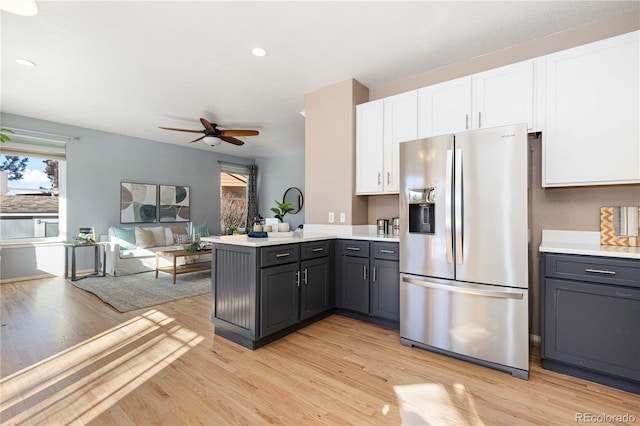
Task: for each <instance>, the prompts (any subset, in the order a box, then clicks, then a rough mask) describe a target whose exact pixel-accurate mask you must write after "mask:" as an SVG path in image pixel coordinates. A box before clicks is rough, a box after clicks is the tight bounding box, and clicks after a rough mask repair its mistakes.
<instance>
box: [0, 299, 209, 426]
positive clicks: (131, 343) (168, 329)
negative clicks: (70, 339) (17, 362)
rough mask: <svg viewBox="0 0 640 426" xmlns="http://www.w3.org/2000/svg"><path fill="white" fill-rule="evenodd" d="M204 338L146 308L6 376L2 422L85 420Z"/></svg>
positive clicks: (1, 385)
mask: <svg viewBox="0 0 640 426" xmlns="http://www.w3.org/2000/svg"><path fill="white" fill-rule="evenodd" d="M203 339H204V337H202V336H200V335H199V334H197V333H195V332H193V331H191V330H188V329H186V328H184V327H182V326H181V325H179V324H177V323H176V322H175V320H174V319H173V318H171V317H169V316H167V315H165V314H164V313H162V312H159V311H156V310H150V311H148V312H145V313H144V314H142V315H139V316H137V317H135V318H132V319H131V320H129V321H127V322H124V323H122V324H120V325H118V326H116V327H113V328H111V329H110V330H107V331H105V332H104V333H102V334H99V335H97V336H95V337H94V338H92V339H89V340H86V341H84V342H82V343H80V344H78V345H76V346H73V347H71V348H69V349H67V350H65V351H63V352H60V353H58V354H56V355H53V356H51V357H49V358H47V359H45V360H43V361H41V362H39V363H37V364H35V365H32V366H30V367H27V368H25V369H23V370H21V371H19V372H17V373H14V374H12V375H10V376H8V377H6V378H4V379H2V381H0V418H1V419H2V420H3V423H2V424H9V423H10V424H16V423H23V422H24V423H28V424H69V423H76V424H86V423H88V422H89V421H91V420H92V419H94V418H95V417H96V416H98V415H99V414H100V413H102V412H104V411H105V410H107V409H108V408H109V407H111V406H112V405H113V404H115V403H116V402H118V400H120V399H121V398H123V397H124V396H126V395H127V394H128V393H129V392H131V391H132V390H134V389H135V388H136V387H138V386H140V385H141V384H142V383H144V382H145V381H146V380H147V379H149V378H150V377H152V376H153V375H154V374H156V373H158V372H159V371H160V370H162V369H163V368H164V367H166V366H168V365H169V364H171V363H172V362H173V361H175V360H176V359H178V358H179V357H180V356H182V355H183V354H185V353H186V352H187V351H189V350H190V349H191V348H192V347H194V346H196V345H197V344H198V343H200V342H201V341H202V340H203Z"/></svg>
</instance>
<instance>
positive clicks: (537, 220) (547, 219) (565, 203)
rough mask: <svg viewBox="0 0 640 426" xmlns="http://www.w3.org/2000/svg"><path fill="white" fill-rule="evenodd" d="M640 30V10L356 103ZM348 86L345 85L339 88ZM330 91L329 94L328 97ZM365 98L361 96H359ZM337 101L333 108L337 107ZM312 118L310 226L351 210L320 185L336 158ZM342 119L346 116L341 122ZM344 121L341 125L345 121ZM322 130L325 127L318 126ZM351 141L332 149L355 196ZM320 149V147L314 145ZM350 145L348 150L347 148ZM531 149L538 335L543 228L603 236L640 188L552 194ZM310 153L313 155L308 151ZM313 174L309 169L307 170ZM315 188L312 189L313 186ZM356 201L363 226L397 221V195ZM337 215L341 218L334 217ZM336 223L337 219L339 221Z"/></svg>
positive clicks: (338, 97) (389, 87)
mask: <svg viewBox="0 0 640 426" xmlns="http://www.w3.org/2000/svg"><path fill="white" fill-rule="evenodd" d="M638 29H640V11H634V12H630V13H626V14H622V15H619V16H617V17H614V18H611V19H606V20H603V21H600V22H596V23H592V24H588V25H584V26H580V27H576V28H573V29H571V30H568V31H564V32H560V33H557V34H554V35H551V36H548V37H545V38H541V39H538V40H535V41H532V42H529V43H525V44H522V45H518V46H515V47H512V48H508V49H503V50H500V51H497V52H493V53H491V54H488V55H484V56H480V57H477V58H473V59H470V60H468V61H464V62H460V63H457V64H453V65H450V66H446V67H442V68H438V69H435V70H431V71H427V72H424V73H420V74H417V75H414V76H411V77H408V78H405V79H403V80H398V81H394V82H392V83H389V84H385V85H381V86H378V87H374V88H370V89H369V97H368V98H366V96H365V97H364V98H362V99H361V100H360V101H356V102H355V103H356V104H357V103H361V102H366V101H368V100H375V99H380V98H384V97H387V96H391V95H395V94H398V93H402V92H406V91H409V90H414V89H418V88H420V87H425V86H428V85H430V84H434V83H439V82H442V81H447V80H451V79H454V78H457V77H462V76H465V75H470V74H474V73H477V72H482V71H485V70H487V69H491V68H496V67H499V66H503V65H507V64H510V63H515V62H518V61H522V60H526V59H531V58H535V57H538V56H543V55H546V54H549V53H552V52H556V51H559V50H563V49H567V48H571V47H575V46H579V45H581V44H585V43H590V42H592V41H596V40H600V39H604V38H608V37H613V36H616V35H619V34H624V33H627V32H631V31H635V30H638ZM340 84H345V83H340ZM325 90H327V91H328V93H326V94H325V93H324V91H325ZM334 90H335V91H337V92H339V90H338V88H334V87H333V86H332V87H330V88H327V89H323V90H321V91H318V92H315V94H316V96H314V97H313V101H314V102H316V101H317V102H319V103H321V102H328V104H327V105H323V106H322V107H321V108H320V106H317V107H318V108H319V109H322V113H323V114H326V116H327V117H333V118H332V120H335V119H336V117H335V115H334V114H336V112H337V111H334V109H339V111H341V113H342V111H344V107H345V105H344V104H347V103H348V101H347V100H346V99H343V94H341V93H333V92H334ZM361 94H362V93H361ZM320 95H332V96H335V99H332V96H320ZM334 102H335V104H334ZM344 114H345V117H346V116H347V115H348V117H350V118H351V119H355V114H354V111H350V112H349V113H347V112H346V111H345V112H344ZM310 117H311V114H310V111H309V107H308V106H307V145H306V149H307V157H306V162H305V164H306V167H307V171H306V174H305V177H306V182H307V194H311V193H312V190H311V189H312V188H314V189H313V190H315V188H317V187H319V188H318V189H319V190H320V191H321V192H322V194H323V195H322V197H319V198H320V199H319V200H317V202H318V204H317V206H318V208H319V210H320V214H319V215H318V216H314V217H313V218H311V217H309V216H310V215H308V218H307V222H308V223H327V219H326V212H328V211H329V210H328V209H327V208H326V207H324V205H323V203H326V204H327V205H329V206H332V207H331V208H333V206H335V205H338V207H340V206H341V205H348V203H349V201H348V196H349V194H346V192H345V191H343V190H337V189H336V191H337V192H339V194H340V197H339V200H335V201H334V200H333V199H332V197H333V196H334V192H333V191H334V190H333V189H327V188H326V187H323V186H322V185H321V181H322V179H323V178H324V177H325V176H326V175H327V174H332V173H331V172H328V169H327V166H326V164H334V163H332V161H334V160H333V158H334V157H333V156H329V155H327V154H326V153H323V152H318V150H319V149H321V147H322V144H323V143H325V139H326V137H327V132H326V129H319V130H318V131H319V132H320V131H321V132H324V133H322V134H323V135H325V136H323V137H321V138H315V139H314V140H313V141H312V140H310V139H309V138H310V137H311V136H314V133H315V131H311V129H310V128H309V124H310V123H309V119H310ZM342 118H344V117H342ZM342 118H340V119H338V121H342ZM316 124H317V125H318V126H320V127H322V125H324V124H322V125H321V123H316ZM353 124H354V123H351V126H349V125H348V124H346V123H343V124H341V128H344V129H345V135H346V133H348V132H350V133H349V134H351V135H354V133H353ZM346 139H348V137H346V136H344V137H343V138H341V139H340V142H339V144H337V142H332V143H331V146H332V147H333V148H334V149H342V150H343V152H344V153H345V156H346V154H348V156H349V158H350V159H349V161H347V160H346V159H344V161H340V163H339V164H340V167H344V168H346V169H347V170H341V171H339V172H338V171H337V169H336V168H333V167H332V169H331V170H336V173H339V175H340V176H342V177H346V174H345V173H346V172H347V171H348V174H349V175H350V176H351V179H352V180H351V185H350V190H351V191H352V192H351V194H353V193H354V191H353V187H354V183H353V173H354V171H355V162H354V158H353V156H354V146H355V136H353V137H352V140H351V141H350V142H347V140H346ZM316 144H320V146H315V145H316ZM349 144H350V145H349ZM530 146H531V149H532V150H531V176H532V177H531V193H530V212H529V213H530V221H531V227H532V229H531V231H532V237H531V248H530V250H531V256H530V269H531V270H530V276H531V278H532V290H531V292H532V294H531V296H532V297H531V304H532V309H531V325H532V328H531V333H533V334H535V335H540V282H539V254H538V251H537V247H538V246H539V245H540V238H541V231H542V229H565V230H582V231H599V209H600V207H601V206H604V205H636V204H638V203H639V201H638V200H640V185H626V186H603V187H579V188H554V189H542V188H541V185H540V182H541V176H540V170H541V143H540V140H537V141H532V142H530ZM310 149H311V150H312V151H310ZM320 158H322V161H326V163H324V164H318V163H317V162H318V161H320V160H319V159H320ZM310 166H311V167H312V169H309V167H310ZM312 181H313V182H314V183H313V186H311V182H312ZM332 183H334V184H335V183H336V180H335V179H334V180H332ZM358 198H363V199H366V198H368V199H369V200H368V209H367V207H366V204H363V203H357V206H358V211H360V209H361V208H363V205H365V207H364V208H365V210H364V215H365V217H364V219H363V220H364V221H366V222H356V221H354V222H353V223H354V224H359V223H368V224H371V225H373V224H375V221H376V219H378V218H391V217H394V216H397V213H398V196H396V195H384V196H382V195H374V196H369V197H354V196H351V202H352V203H354V204H355V202H354V200H357V199H358ZM308 211H313V208H312V207H309V210H308ZM336 214H337V213H336ZM336 220H337V216H336Z"/></svg>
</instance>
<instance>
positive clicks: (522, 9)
mask: <svg viewBox="0 0 640 426" xmlns="http://www.w3.org/2000/svg"><path fill="white" fill-rule="evenodd" d="M638 8H640V2H638V1H568V2H565V1H550V2H542V1H523V2H515V1H510V2H504V1H502V2H487V1H471V2H438V1H417V2H415V1H414V2H400V1H373V2H370V1H354V2H345V1H340V2H338V1H328V2H309V1H274V2H267V1H257V2H247V1H226V2H223V1H193V2H186V1H138V2H125V1H40V0H39V1H38V9H39V12H38V14H37V15H36V16H33V17H23V16H17V15H12V14H9V13H7V12H2V14H1V21H0V25H1V36H2V38H1V47H2V51H1V54H2V74H1V102H2V103H1V106H2V111H3V112H6V113H11V114H17V115H23V116H27V117H34V118H38V119H43V120H49V121H55V122H59V123H65V124H71V125H75V126H80V127H87V128H93V129H98V130H102V131H107V132H113V133H119V134H123V135H129V136H134V137H138V138H144V139H150V140H155V141H160V142H166V143H174V144H180V145H185V146H187V145H188V146H191V147H194V148H200V149H206V150H211V149H213V150H216V151H217V152H221V153H225V154H231V155H238V156H243V157H265V156H274V155H279V154H282V153H286V152H295V151H302V150H303V149H304V118H303V117H302V116H301V115H300V114H299V112H300V111H302V110H303V109H304V95H305V93H309V92H312V91H314V90H317V89H320V88H322V87H325V86H328V85H330V84H333V83H336V82H339V81H342V80H345V79H348V78H355V79H356V80H358V81H360V82H361V83H362V84H364V85H365V86H367V87H375V86H378V85H381V84H385V83H388V82H391V81H394V80H398V79H401V78H404V77H408V76H411V75H414V74H417V73H420V72H423V71H427V70H430V69H433V68H437V67H440V66H443V65H446V64H450V63H455V62H458V61H461V60H465V59H468V58H471V57H474V56H478V55H481V54H484V53H488V52H491V51H494V50H497V49H501V48H505V47H509V46H512V45H516V44H520V43H522V42H525V41H528V40H532V39H536V38H540V37H543V36H545V35H548V34H551V33H555V32H558V31H562V30H564V29H566V28H570V27H574V26H577V25H581V24H584V23H588V22H593V21H597V20H601V19H604V18H606V17H608V16H613V15H616V14H619V13H623V12H626V11H629V10H632V9H638ZM256 46H261V47H263V48H265V49H267V51H268V54H267V56H265V57H262V58H258V57H254V56H252V55H251V53H250V50H251V49H252V48H254V47H256ZM17 57H20V58H26V59H29V60H31V61H33V62H35V63H36V64H37V66H36V67H35V68H27V67H24V66H21V65H18V64H16V63H15V62H14V59H15V58H17ZM199 117H205V118H207V119H209V120H210V121H212V122H216V123H218V124H219V125H220V127H221V128H225V127H226V128H254V129H257V130H259V131H260V136H257V137H246V138H240V139H243V140H244V141H245V145H244V146H242V147H236V146H233V145H230V144H226V143H223V144H221V145H218V146H216V147H214V148H211V147H208V146H206V145H205V144H204V143H202V142H198V143H194V144H191V145H189V144H188V142H189V141H190V140H192V139H194V138H195V137H197V136H198V135H194V134H189V133H179V132H170V131H166V130H160V129H158V126H167V127H181V128H191V129H201V126H200V124H199V121H198V118H199ZM327 125H330V123H327Z"/></svg>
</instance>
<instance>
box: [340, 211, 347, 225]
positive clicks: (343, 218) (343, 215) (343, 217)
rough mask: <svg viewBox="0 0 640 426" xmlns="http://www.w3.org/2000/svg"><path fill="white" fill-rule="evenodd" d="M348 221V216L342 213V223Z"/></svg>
mask: <svg viewBox="0 0 640 426" xmlns="http://www.w3.org/2000/svg"><path fill="white" fill-rule="evenodd" d="M346 221H347V215H346V214H344V213H340V223H345V222H346Z"/></svg>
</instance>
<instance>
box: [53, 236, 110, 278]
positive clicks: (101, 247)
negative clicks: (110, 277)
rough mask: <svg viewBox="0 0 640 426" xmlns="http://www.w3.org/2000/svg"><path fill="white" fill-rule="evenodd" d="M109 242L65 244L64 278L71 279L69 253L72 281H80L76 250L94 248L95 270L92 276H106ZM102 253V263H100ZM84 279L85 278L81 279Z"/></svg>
mask: <svg viewBox="0 0 640 426" xmlns="http://www.w3.org/2000/svg"><path fill="white" fill-rule="evenodd" d="M107 244H108V243H107V242H95V243H92V244H76V243H73V242H69V243H64V247H65V251H64V277H65V278H69V253H71V281H78V279H79V278H77V276H76V248H82V247H93V250H94V255H93V270H94V273H93V274H90V275H97V276H102V277H104V276H106V270H107V268H106V265H107V249H106V246H107ZM100 251H102V262H100ZM101 265H102V275H100V273H99V272H100V266H101ZM81 278H84V277H81Z"/></svg>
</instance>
